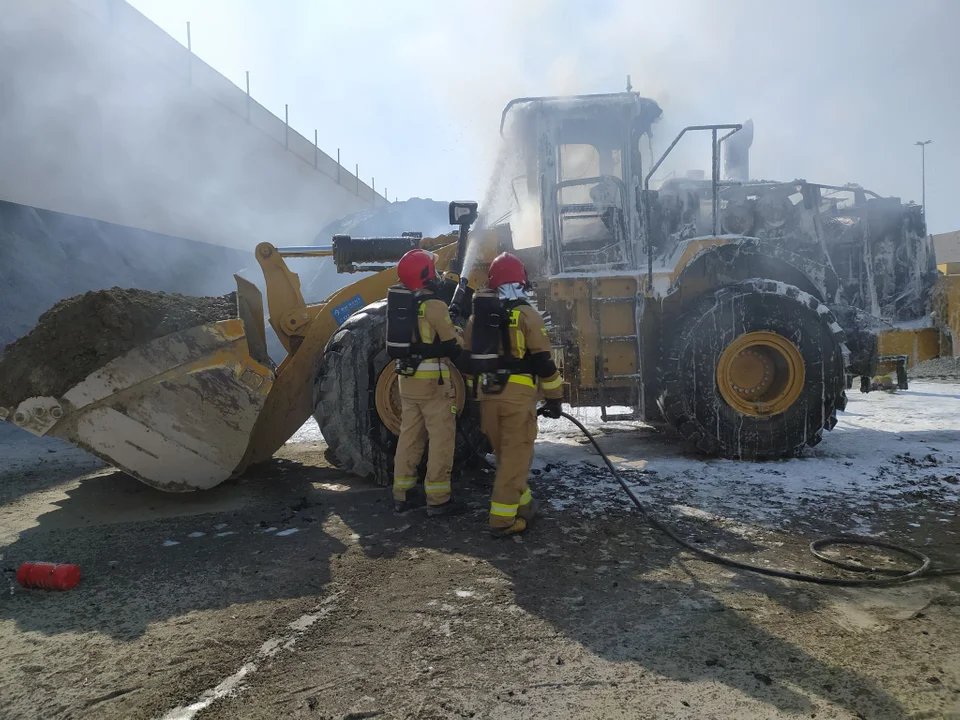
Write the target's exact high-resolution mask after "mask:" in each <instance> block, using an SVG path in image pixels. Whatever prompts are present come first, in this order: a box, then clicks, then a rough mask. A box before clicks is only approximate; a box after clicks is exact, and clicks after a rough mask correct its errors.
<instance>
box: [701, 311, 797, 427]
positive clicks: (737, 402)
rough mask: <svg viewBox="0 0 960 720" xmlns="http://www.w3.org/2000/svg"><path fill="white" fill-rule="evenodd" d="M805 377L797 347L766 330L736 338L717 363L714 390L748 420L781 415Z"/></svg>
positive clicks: (789, 404)
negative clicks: (747, 416) (749, 418)
mask: <svg viewBox="0 0 960 720" xmlns="http://www.w3.org/2000/svg"><path fill="white" fill-rule="evenodd" d="M805 376H806V370H805V366H804V364H803V357H802V356H801V355H800V350H798V349H797V346H796V345H794V344H793V343H792V342H790V341H789V340H787V338H785V337H783V336H782V335H778V334H777V333H775V332H770V331H768V330H759V331H757V332H750V333H746V334H745V335H741V336H740V337H738V338H736V339H735V340H734V341H733V342H731V343H730V344H729V345H727V347H726V348H725V349H724V351H723V353H722V354H721V355H720V360H719V362H718V363H717V387H718V388H719V389H720V394H721V395H722V396H723V399H724V400H726V401H727V404H728V405H729V406H730V407H732V408H733V409H734V410H736V411H737V412H739V413H742V414H744V415H750V416H752V417H767V416H770V415H777V414H778V413H782V412H784V411H785V410H786V409H787V408H789V407H790V406H791V405H793V403H795V402H796V401H797V398H799V397H800V393H801V392H802V391H803V382H804V379H805Z"/></svg>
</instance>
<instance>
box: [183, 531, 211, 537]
mask: <svg viewBox="0 0 960 720" xmlns="http://www.w3.org/2000/svg"><path fill="white" fill-rule="evenodd" d="M204 535H206V533H204V532H200V531H199V530H197V531H195V532H192V533H190V534H189V535H187V537H188V538H198V537H203V536H204Z"/></svg>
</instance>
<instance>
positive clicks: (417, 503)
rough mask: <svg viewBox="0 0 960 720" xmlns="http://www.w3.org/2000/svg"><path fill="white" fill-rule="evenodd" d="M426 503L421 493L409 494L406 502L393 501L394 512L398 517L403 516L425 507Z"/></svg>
mask: <svg viewBox="0 0 960 720" xmlns="http://www.w3.org/2000/svg"><path fill="white" fill-rule="evenodd" d="M424 502H425V500H424V498H423V495H421V494H420V493H416V492H408V493H407V499H406V500H394V501H393V512H395V513H396V514H397V515H402V514H403V513H406V512H409V511H411V510H416V509H417V508H419V507H423V504H424Z"/></svg>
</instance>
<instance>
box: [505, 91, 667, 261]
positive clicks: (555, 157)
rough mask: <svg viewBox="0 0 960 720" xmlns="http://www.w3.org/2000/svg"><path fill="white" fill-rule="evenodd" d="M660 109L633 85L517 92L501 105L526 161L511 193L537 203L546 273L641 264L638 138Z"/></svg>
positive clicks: (510, 137) (528, 206)
mask: <svg viewBox="0 0 960 720" xmlns="http://www.w3.org/2000/svg"><path fill="white" fill-rule="evenodd" d="M661 114H662V111H661V110H660V107H659V106H658V105H657V104H656V102H654V101H653V100H649V99H647V98H643V97H641V96H640V95H638V94H636V93H632V92H627V93H615V94H609V95H580V96H573V97H543V98H518V99H516V100H513V101H512V102H511V103H510V104H508V105H507V107H506V108H505V109H504V111H503V116H502V118H501V134H503V135H504V137H505V138H506V139H507V142H511V143H514V144H516V145H517V146H518V147H517V151H516V152H515V153H514V155H515V156H517V157H521V158H522V162H523V168H522V174H521V175H519V176H517V177H514V179H513V181H512V191H513V197H514V199H515V201H516V203H517V205H518V206H519V207H520V209H521V210H522V211H524V212H527V213H529V212H532V211H533V210H534V208H536V209H537V210H538V213H539V224H540V234H541V243H542V260H543V267H542V271H543V273H544V274H546V275H551V276H556V275H564V274H569V273H602V272H609V271H629V270H637V269H640V268H641V267H642V264H643V263H642V259H643V257H644V255H645V243H644V241H643V232H642V227H643V223H642V209H641V207H640V194H639V193H638V189H639V188H640V187H641V182H642V170H643V163H642V159H641V155H640V140H641V138H642V137H643V136H644V135H647V134H649V133H650V132H651V128H652V125H653V124H654V123H655V122H656V121H657V120H659V118H660V115H661Z"/></svg>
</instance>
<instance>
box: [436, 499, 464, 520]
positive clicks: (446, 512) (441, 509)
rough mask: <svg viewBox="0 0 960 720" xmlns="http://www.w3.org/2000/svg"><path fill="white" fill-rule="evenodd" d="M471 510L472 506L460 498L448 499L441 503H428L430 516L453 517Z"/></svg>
mask: <svg viewBox="0 0 960 720" xmlns="http://www.w3.org/2000/svg"><path fill="white" fill-rule="evenodd" d="M469 510H470V506H469V505H467V504H466V503H463V502H460V501H459V500H447V501H446V502H445V503H443V504H441V505H427V515H429V516H430V517H452V516H454V515H463V514H464V513H465V512H468V511H469Z"/></svg>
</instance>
